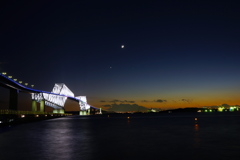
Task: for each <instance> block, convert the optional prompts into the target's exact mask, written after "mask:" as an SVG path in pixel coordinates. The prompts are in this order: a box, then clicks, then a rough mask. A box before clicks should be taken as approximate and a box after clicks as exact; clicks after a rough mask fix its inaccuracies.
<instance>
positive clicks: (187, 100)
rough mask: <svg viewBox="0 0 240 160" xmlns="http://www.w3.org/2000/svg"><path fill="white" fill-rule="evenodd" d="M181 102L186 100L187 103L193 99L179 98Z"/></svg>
mask: <svg viewBox="0 0 240 160" xmlns="http://www.w3.org/2000/svg"><path fill="white" fill-rule="evenodd" d="M181 101H182V102H187V103H191V102H192V101H193V100H192V99H181Z"/></svg>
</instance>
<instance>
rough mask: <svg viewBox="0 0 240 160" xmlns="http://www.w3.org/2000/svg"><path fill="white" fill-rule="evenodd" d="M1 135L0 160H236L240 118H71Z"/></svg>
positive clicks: (239, 152) (239, 149)
mask: <svg viewBox="0 0 240 160" xmlns="http://www.w3.org/2000/svg"><path fill="white" fill-rule="evenodd" d="M128 117H129V118H128ZM195 118H197V120H195ZM0 131H1V132H0V159H1V160H8V159H9V160H22V159H29V160H38V159H39V160H40V159H41V160H50V159H51V160H132V159H134V160H135V159H136V160H148V159H161V160H168V159H169V160H175V159H181V160H186V159H187V160H202V159H204V160H206V159H210V160H215V159H216V160H235V159H236V160H239V159H240V113H194V114H192V113H172V114H119V115H109V117H108V115H96V116H70V117H63V118H56V119H51V120H45V121H40V122H34V123H28V124H20V125H17V126H12V127H6V128H0Z"/></svg>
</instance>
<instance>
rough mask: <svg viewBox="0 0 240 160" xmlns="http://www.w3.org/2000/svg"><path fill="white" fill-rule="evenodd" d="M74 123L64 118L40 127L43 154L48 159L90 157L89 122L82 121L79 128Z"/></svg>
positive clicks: (91, 140) (91, 147)
mask: <svg viewBox="0 0 240 160" xmlns="http://www.w3.org/2000/svg"><path fill="white" fill-rule="evenodd" d="M75 120H76V121H78V119H75ZM76 124H77V123H75V122H73V121H72V120H66V119H64V118H63V119H58V120H57V119H55V120H52V121H49V122H48V123H46V127H45V128H42V129H43V134H42V138H41V139H42V142H41V145H42V151H43V156H44V157H48V158H50V159H76V158H79V159H80V158H84V159H86V158H91V152H92V149H93V146H92V144H93V143H92V142H93V139H92V138H93V137H91V135H92V133H90V132H91V130H90V128H91V126H88V125H89V123H83V124H82V125H81V128H80V127H79V125H76ZM73 156H74V157H73Z"/></svg>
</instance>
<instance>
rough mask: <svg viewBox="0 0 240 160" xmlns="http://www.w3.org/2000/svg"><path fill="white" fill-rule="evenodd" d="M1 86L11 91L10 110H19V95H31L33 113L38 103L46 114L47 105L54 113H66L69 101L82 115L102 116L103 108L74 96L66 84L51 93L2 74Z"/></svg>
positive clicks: (55, 88) (0, 78) (83, 98)
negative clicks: (96, 113) (92, 113)
mask: <svg viewBox="0 0 240 160" xmlns="http://www.w3.org/2000/svg"><path fill="white" fill-rule="evenodd" d="M0 86H2V87H4V88H8V89H9V90H10V98H9V109H10V110H18V93H19V92H25V93H29V94H31V99H32V111H37V103H40V111H39V112H44V110H45V105H46V106H49V107H51V108H53V113H64V111H65V110H64V105H65V102H66V100H67V99H70V100H72V101H75V102H77V103H78V104H79V107H80V112H79V114H80V115H90V114H91V112H98V113H100V114H101V108H100V109H99V108H96V107H93V106H91V105H89V104H88V103H87V98H86V96H76V97H75V96H74V93H73V92H72V91H71V90H70V89H69V88H68V87H67V86H66V85H65V84H64V83H56V84H55V85H54V87H53V89H52V91H51V92H47V91H41V90H36V89H33V88H28V87H26V86H24V85H22V84H20V83H18V82H17V81H15V80H13V79H11V78H9V77H7V76H6V75H4V74H3V73H0Z"/></svg>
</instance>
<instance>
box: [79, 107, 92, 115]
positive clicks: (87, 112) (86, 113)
mask: <svg viewBox="0 0 240 160" xmlns="http://www.w3.org/2000/svg"><path fill="white" fill-rule="evenodd" d="M79 115H81V116H85V115H90V109H88V110H85V111H79Z"/></svg>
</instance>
